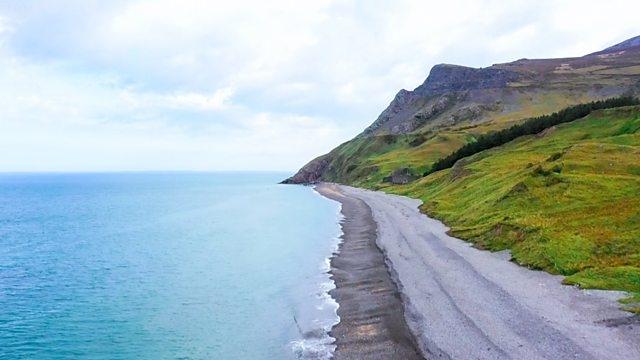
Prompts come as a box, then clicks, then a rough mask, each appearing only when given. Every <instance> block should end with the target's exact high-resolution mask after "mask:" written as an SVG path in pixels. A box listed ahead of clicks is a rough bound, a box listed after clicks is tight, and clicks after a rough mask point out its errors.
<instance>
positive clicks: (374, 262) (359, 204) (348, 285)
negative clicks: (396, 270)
mask: <svg viewBox="0 0 640 360" xmlns="http://www.w3.org/2000/svg"><path fill="white" fill-rule="evenodd" d="M315 190H316V191H317V192H318V193H319V194H321V195H323V196H325V197H327V198H329V199H332V200H334V201H337V202H339V203H340V204H341V213H342V215H343V220H342V221H341V222H340V226H341V229H342V236H341V238H342V241H341V242H340V243H339V245H338V250H337V252H336V253H335V254H334V255H333V256H332V257H331V259H330V274H331V279H332V280H333V282H334V283H335V288H334V289H332V290H331V291H329V294H330V296H331V297H332V298H334V299H335V301H336V302H337V303H338V304H339V307H338V310H337V314H338V317H339V318H340V321H339V322H338V323H337V324H336V325H334V326H333V328H332V329H331V331H330V332H329V336H331V337H332V338H334V339H335V343H334V345H335V346H336V348H335V350H334V353H333V358H334V359H422V356H421V355H420V350H419V349H418V347H417V345H416V342H415V339H414V337H413V334H412V332H411V331H410V330H409V328H408V325H407V323H406V321H405V316H404V306H403V304H402V301H401V300H400V298H401V293H400V292H399V291H398V288H397V286H396V283H395V282H394V279H392V275H391V273H390V272H389V270H390V269H389V268H388V265H387V262H386V257H385V256H384V254H383V253H382V251H381V249H379V248H378V246H377V244H376V240H377V235H376V234H377V225H376V223H375V221H374V220H373V216H372V213H371V209H370V208H369V206H368V205H367V204H366V203H365V202H363V201H362V200H359V199H356V198H353V197H349V196H345V194H343V193H342V192H340V191H339V190H338V189H337V188H336V187H335V185H333V184H319V185H317V186H316V187H315Z"/></svg>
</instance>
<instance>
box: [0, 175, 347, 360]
mask: <svg viewBox="0 0 640 360" xmlns="http://www.w3.org/2000/svg"><path fill="white" fill-rule="evenodd" d="M289 175H290V174H287V173H253V172H237V173H186V172H185V173H182V172H177V173H43V174H24V173H23V174H0V358H1V359H324V358H329V357H330V355H331V352H332V351H333V350H334V347H333V345H332V342H333V339H332V338H331V337H330V336H329V335H328V331H329V330H330V328H331V327H332V326H333V325H334V324H336V323H337V322H338V321H339V318H338V317H337V315H336V310H337V307H338V305H337V304H336V302H335V301H334V300H333V299H332V298H331V297H330V296H329V294H328V291H329V290H331V289H332V288H333V287H334V284H333V282H332V281H331V279H330V277H329V274H328V271H329V258H330V257H331V255H332V254H333V253H334V252H335V251H336V249H337V246H338V243H339V236H340V229H339V221H340V214H339V210H340V207H339V204H338V203H336V202H334V201H331V200H328V199H326V198H324V197H322V196H320V195H319V194H317V193H316V192H315V191H314V190H313V188H311V187H305V186H293V185H279V184H277V183H278V182H279V181H280V180H282V179H284V178H285V177H287V176H289Z"/></svg>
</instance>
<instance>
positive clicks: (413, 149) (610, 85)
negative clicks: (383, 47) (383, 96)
mask: <svg viewBox="0 0 640 360" xmlns="http://www.w3.org/2000/svg"><path fill="white" fill-rule="evenodd" d="M638 39H640V37H639V38H634V39H630V40H628V41H626V42H623V43H621V44H618V45H616V46H613V47H611V48H609V49H605V50H603V51H600V52H598V53H594V54H589V55H586V56H583V57H577V58H565V59H540V60H528V59H521V60H518V61H514V62H511V63H506V64H496V65H493V66H490V67H487V68H481V69H474V68H469V67H464V66H456V65H436V66H434V68H433V69H432V70H431V72H430V74H429V76H428V77H427V79H426V80H425V82H424V83H423V84H422V85H420V86H418V87H417V88H416V89H414V90H413V91H407V90H401V91H400V92H399V93H398V94H397V95H396V97H395V99H394V100H393V101H392V102H391V104H390V105H389V106H388V107H387V109H385V110H384V111H383V112H382V113H381V114H380V116H379V117H378V119H376V120H375V121H374V122H373V124H371V126H369V127H368V128H367V129H365V130H364V131H363V132H362V133H361V134H360V135H358V136H357V137H355V138H354V139H353V140H351V141H349V142H347V143H345V144H342V145H340V146H339V147H337V148H336V149H334V150H333V151H331V152H330V153H329V154H326V155H323V156H321V157H319V158H317V159H314V160H312V161H311V162H310V163H309V164H307V165H305V166H304V167H303V168H302V169H301V170H300V171H299V172H298V173H297V174H295V175H294V176H293V177H291V178H290V179H287V180H286V182H289V183H309V182H315V181H320V180H324V181H335V182H343V183H350V184H354V185H360V186H369V187H376V186H379V185H381V184H382V183H383V182H384V181H383V180H384V179H385V178H389V177H391V178H392V179H395V178H398V180H399V181H400V182H404V181H405V180H406V179H407V178H409V179H411V178H413V176H412V175H418V174H422V173H424V171H426V170H427V169H428V168H429V167H430V166H431V165H432V164H433V162H435V161H436V160H438V159H440V158H441V157H442V156H443V155H446V154H448V153H450V152H452V151H454V150H456V149H458V148H459V147H460V146H461V145H463V144H465V143H467V142H470V141H473V140H474V139H475V138H477V137H478V136H480V135H483V134H486V133H488V132H491V131H496V130H500V129H504V128H508V127H510V126H512V125H513V124H516V123H520V122H522V121H525V120H526V119H528V118H531V117H536V116H541V115H545V114H550V113H552V112H555V111H558V110H561V109H563V108H566V107H568V106H571V105H576V104H582V103H586V102H590V101H594V100H602V99H607V98H611V97H615V96H620V95H625V94H635V95H637V94H640V42H639V41H636V40H638ZM394 173H396V174H398V175H404V176H392V175H394Z"/></svg>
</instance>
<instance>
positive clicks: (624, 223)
mask: <svg viewBox="0 0 640 360" xmlns="http://www.w3.org/2000/svg"><path fill="white" fill-rule="evenodd" d="M384 191H388V192H393V193H397V194H402V195H406V196H410V197H414V198H419V199H422V200H423V201H424V205H423V208H422V210H423V211H425V212H426V213H428V214H430V215H431V216H434V217H436V218H439V219H441V220H442V221H444V222H445V223H446V224H447V225H449V226H450V227H451V233H452V235H454V236H457V237H460V238H463V239H467V240H469V241H472V242H473V243H474V244H476V246H478V247H480V248H486V249H490V250H494V251H496V250H504V249H510V250H511V251H512V255H513V258H514V260H515V261H517V262H518V263H520V264H523V265H526V266H529V267H532V268H537V269H542V270H546V271H549V272H552V273H557V274H563V275H566V276H567V278H566V280H565V282H566V283H568V284H578V285H580V286H582V287H585V288H600V289H615V290H625V291H630V292H635V293H640V212H639V209H640V107H625V108H618V109H610V110H599V111H596V112H594V113H592V114H590V115H589V116H587V117H585V118H583V119H580V120H576V121H574V122H571V123H566V124H562V125H558V126H555V127H552V128H550V129H548V130H546V131H544V132H543V133H541V134H538V135H533V136H525V137H521V138H518V139H516V140H515V141H512V142H510V143H508V144H505V145H503V146H500V147H496V148H493V149H490V150H486V151H483V152H480V153H478V154H475V155H473V156H471V157H468V158H464V159H462V160H460V161H458V162H457V163H456V164H455V165H454V166H453V168H451V169H446V170H443V171H439V172H436V173H433V174H431V175H429V176H427V177H424V178H422V179H420V180H418V181H415V182H413V183H411V184H408V185H403V186H398V185H395V186H386V187H384Z"/></svg>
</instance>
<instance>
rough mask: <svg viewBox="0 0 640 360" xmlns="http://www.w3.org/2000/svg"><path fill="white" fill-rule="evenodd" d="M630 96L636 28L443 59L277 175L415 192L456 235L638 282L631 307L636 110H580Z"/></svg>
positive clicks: (635, 255)
mask: <svg viewBox="0 0 640 360" xmlns="http://www.w3.org/2000/svg"><path fill="white" fill-rule="evenodd" d="M639 95H640V36H639V37H635V38H632V39H629V40H627V41H624V42H622V43H620V44H617V45H614V46H612V47H609V48H606V49H604V50H601V51H598V52H595V53H592V54H588V55H584V56H581V57H574V58H563V59H520V60H516V61H513V62H509V63H503V64H494V65H491V66H489V67H485V68H470V67H465V66H459V65H449V64H440V65H436V66H434V67H433V68H432V69H431V71H430V72H429V75H428V77H427V78H426V79H425V81H424V82H423V83H422V84H421V85H419V86H418V87H416V88H415V89H414V90H411V91H408V90H404V89H402V90H400V91H399V92H398V93H397V95H396V96H395V97H394V99H393V100H392V101H391V103H390V104H389V105H388V106H387V108H386V109H385V110H384V111H382V113H381V114H380V115H379V116H378V118H377V119H376V120H375V121H374V122H373V123H372V124H371V125H370V126H369V127H367V128H366V129H365V130H364V131H363V132H362V133H361V134H359V135H358V136H356V137H355V138H353V139H352V140H350V141H348V142H346V143H344V144H342V145H340V146H338V147H337V148H335V149H334V150H332V151H331V152H329V153H328V154H325V155H322V156H319V157H317V158H316V159H313V160H311V161H310V162H309V163H307V164H306V165H305V166H303V167H302V168H301V169H300V170H299V171H298V172H297V173H296V174H294V175H293V176H291V177H290V178H288V179H286V180H284V181H283V183H294V184H300V183H304V184H306V183H314V182H318V181H330V182H337V183H342V184H348V185H353V186H358V187H363V188H368V189H382V190H384V191H387V192H393V193H398V194H402V195H407V196H410V197H414V198H420V199H422V200H423V201H424V205H423V207H422V210H423V211H425V212H426V213H428V214H430V215H431V216H434V217H437V218H440V219H441V220H443V221H444V222H445V223H446V224H447V225H449V226H451V231H452V234H453V235H455V236H457V237H460V238H463V239H467V240H469V241H472V242H473V243H475V244H476V246H478V247H481V248H485V249H490V250H504V249H509V250H511V251H512V254H513V258H514V260H515V261H517V262H519V263H520V264H523V265H526V266H529V267H532V268H537V269H542V270H546V271H549V272H552V273H557V274H563V275H565V276H566V278H565V279H566V280H565V281H566V282H567V283H568V284H577V285H580V286H582V287H586V288H600V289H616V290H626V291H629V292H632V293H635V294H637V295H636V296H635V297H634V298H632V299H630V300H629V301H628V302H629V304H627V306H629V307H630V308H631V309H632V310H633V309H636V310H637V311H640V131H639V130H638V129H639V128H640V108H639V107H637V106H631V107H625V108H616V109H608V110H597V111H595V112H593V113H591V114H590V115H588V116H586V117H584V118H582V117H583V116H585V115H586V114H588V113H589V111H591V110H594V109H601V108H603V107H604V108H609V107H610V106H595V107H589V106H587V105H586V104H587V103H592V105H593V102H596V104H597V102H598V101H600V103H599V104H600V105H602V104H603V103H602V101H603V100H605V99H612V98H618V99H625V98H626V99H627V100H630V99H631V98H632V97H635V98H636V99H637V98H638V97H639ZM631 104H633V102H628V103H624V104H617V105H614V106H619V105H631ZM635 104H637V102H636V103H635ZM563 109H565V110H564V111H563ZM554 113H556V114H555V115H554ZM576 119H578V120H576ZM523 135H524V136H523ZM438 170H440V171H438ZM425 175H426V176H425ZM634 303H635V304H636V305H633V304H634Z"/></svg>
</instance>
